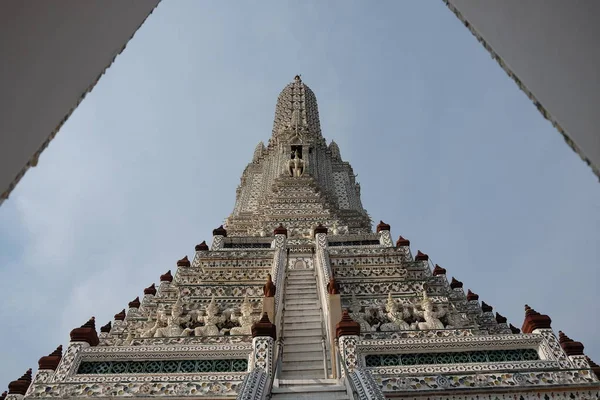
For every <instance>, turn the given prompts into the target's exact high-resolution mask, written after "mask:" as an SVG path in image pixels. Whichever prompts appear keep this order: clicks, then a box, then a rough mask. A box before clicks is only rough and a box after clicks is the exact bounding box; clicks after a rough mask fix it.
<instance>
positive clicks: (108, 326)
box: [100, 321, 112, 333]
mask: <svg viewBox="0 0 600 400" xmlns="http://www.w3.org/2000/svg"><path fill="white" fill-rule="evenodd" d="M111 329H112V322H111V321H108V324H106V325H104V326H102V327H100V332H102V333H110V330H111Z"/></svg>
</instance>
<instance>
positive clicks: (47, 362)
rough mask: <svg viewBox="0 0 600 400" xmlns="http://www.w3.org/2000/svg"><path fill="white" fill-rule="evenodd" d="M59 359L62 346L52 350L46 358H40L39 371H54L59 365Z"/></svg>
mask: <svg viewBox="0 0 600 400" xmlns="http://www.w3.org/2000/svg"><path fill="white" fill-rule="evenodd" d="M61 358H62V345H60V346H58V347H57V348H56V350H54V351H53V352H52V353H50V354H48V355H47V356H44V357H42V358H40V360H39V361H38V366H39V369H51V370H53V371H55V370H56V368H58V364H59V363H60V360H61Z"/></svg>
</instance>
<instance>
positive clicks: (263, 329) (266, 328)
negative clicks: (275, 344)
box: [251, 312, 277, 339]
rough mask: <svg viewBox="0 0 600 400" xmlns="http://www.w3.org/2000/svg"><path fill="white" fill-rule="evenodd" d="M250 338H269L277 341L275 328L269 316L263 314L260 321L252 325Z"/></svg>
mask: <svg viewBox="0 0 600 400" xmlns="http://www.w3.org/2000/svg"><path fill="white" fill-rule="evenodd" d="M251 329H252V337H253V338H255V337H258V336H269V337H272V338H273V339H277V327H276V326H275V325H273V324H272V323H271V321H270V320H269V315H268V314H267V313H266V312H264V313H263V315H262V317H261V319H260V321H258V322H256V323H254V325H252V328H251Z"/></svg>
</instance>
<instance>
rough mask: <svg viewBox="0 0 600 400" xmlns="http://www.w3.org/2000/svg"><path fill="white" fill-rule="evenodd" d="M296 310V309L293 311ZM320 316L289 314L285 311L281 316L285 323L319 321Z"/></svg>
mask: <svg viewBox="0 0 600 400" xmlns="http://www.w3.org/2000/svg"><path fill="white" fill-rule="evenodd" d="M295 312H298V311H295ZM321 320H322V318H321V316H320V315H319V314H316V315H302V314H300V315H290V314H288V313H287V312H286V313H285V314H284V316H283V321H284V323H286V324H300V323H304V322H321Z"/></svg>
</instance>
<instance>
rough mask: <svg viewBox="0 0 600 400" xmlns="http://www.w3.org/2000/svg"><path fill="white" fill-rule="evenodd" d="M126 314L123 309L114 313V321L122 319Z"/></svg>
mask: <svg viewBox="0 0 600 400" xmlns="http://www.w3.org/2000/svg"><path fill="white" fill-rule="evenodd" d="M126 315H127V314H126V313H125V309H123V310H121V312H120V313H118V314H115V321H124V320H125V316H126Z"/></svg>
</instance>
